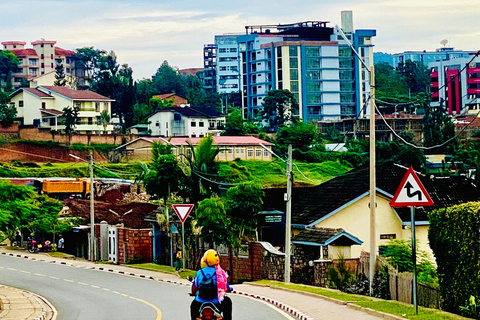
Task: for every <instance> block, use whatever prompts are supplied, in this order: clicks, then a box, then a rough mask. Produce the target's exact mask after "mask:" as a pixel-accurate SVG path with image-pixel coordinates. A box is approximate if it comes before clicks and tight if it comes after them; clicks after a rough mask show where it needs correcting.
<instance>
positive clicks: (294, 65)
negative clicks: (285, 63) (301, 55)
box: [290, 58, 298, 68]
mask: <svg viewBox="0 0 480 320" xmlns="http://www.w3.org/2000/svg"><path fill="white" fill-rule="evenodd" d="M290 68H298V58H290Z"/></svg>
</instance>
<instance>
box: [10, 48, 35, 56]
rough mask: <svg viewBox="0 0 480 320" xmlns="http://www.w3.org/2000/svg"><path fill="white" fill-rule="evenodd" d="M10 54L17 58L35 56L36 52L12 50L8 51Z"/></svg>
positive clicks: (31, 50) (32, 50)
mask: <svg viewBox="0 0 480 320" xmlns="http://www.w3.org/2000/svg"><path fill="white" fill-rule="evenodd" d="M8 51H10V52H12V53H13V54H14V55H16V56H17V57H26V56H37V57H38V55H37V52H36V51H35V50H34V49H13V50H8Z"/></svg>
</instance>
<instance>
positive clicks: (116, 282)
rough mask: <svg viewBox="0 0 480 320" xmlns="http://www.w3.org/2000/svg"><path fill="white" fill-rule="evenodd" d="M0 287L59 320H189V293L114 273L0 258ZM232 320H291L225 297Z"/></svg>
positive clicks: (253, 302) (246, 300) (255, 304)
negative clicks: (18, 291)
mask: <svg viewBox="0 0 480 320" xmlns="http://www.w3.org/2000/svg"><path fill="white" fill-rule="evenodd" d="M0 284H4V285H8V286H12V287H17V288H22V289H25V290H29V291H32V292H35V293H37V294H39V295H41V296H43V297H45V298H46V299H48V300H49V301H50V302H51V303H52V304H53V305H54V306H55V308H56V309H57V310H58V317H57V319H58V320H67V319H68V320H121V319H138V320H143V319H145V320H160V319H165V320H169V319H189V307H190V302H191V299H192V298H191V297H190V296H188V292H189V288H187V287H185V286H181V285H175V284H169V283H163V282H157V281H152V280H147V279H141V278H135V277H129V276H124V275H119V274H115V273H107V272H102V271H97V270H89V269H82V268H77V267H71V266H63V265H57V264H52V263H47V262H41V261H32V260H27V259H21V258H15V257H9V256H3V255H0ZM230 297H231V299H232V301H233V318H234V319H251V320H256V319H258V320H264V319H271V320H277V319H282V320H285V319H291V318H289V317H287V316H285V315H284V314H283V313H281V312H280V311H278V310H277V309H274V308H272V307H271V306H269V305H267V304H265V303H262V302H260V301H257V300H253V299H249V298H246V297H241V296H236V295H230Z"/></svg>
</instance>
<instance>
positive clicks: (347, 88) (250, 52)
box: [209, 11, 376, 122]
mask: <svg viewBox="0 0 480 320" xmlns="http://www.w3.org/2000/svg"><path fill="white" fill-rule="evenodd" d="M341 29H342V30H343V34H342V32H340V30H338V29H336V28H333V27H330V26H328V22H325V21H305V22H298V23H292V24H280V25H255V26H246V27H245V34H242V35H222V36H215V46H214V49H215V50H216V58H215V59H214V61H216V63H215V66H214V70H215V72H216V81H217V83H216V91H217V92H219V93H228V92H241V94H242V107H243V115H244V117H245V118H256V117H257V116H258V114H259V112H260V110H261V108H262V102H263V99H264V98H265V97H266V96H267V94H268V92H269V91H271V90H276V89H287V90H289V91H291V92H292V93H293V94H294V96H295V97H296V98H297V102H298V109H295V110H292V114H293V116H296V117H298V118H301V119H303V120H304V121H307V122H315V121H320V120H336V119H342V118H349V117H355V116H357V115H358V114H359V113H360V111H361V110H365V111H366V112H367V114H368V107H367V108H366V109H363V105H364V103H365V101H366V99H367V96H368V92H369V90H370V86H369V74H368V71H367V70H366V69H365V68H364V67H363V66H362V64H361V63H359V61H358V59H357V58H356V57H355V56H354V53H353V51H352V50H351V49H350V46H349V44H350V43H351V44H352V45H353V47H354V48H355V50H356V51H357V52H358V54H359V55H360V56H361V57H362V59H364V61H365V62H366V64H367V66H368V68H370V67H371V66H373V43H372V37H374V36H375V35H376V31H375V30H354V29H353V18H352V12H351V11H344V12H342V23H341ZM344 37H345V38H346V39H347V40H345V38H344ZM220 50H221V52H220ZM209 59H210V57H209ZM237 86H238V89H237Z"/></svg>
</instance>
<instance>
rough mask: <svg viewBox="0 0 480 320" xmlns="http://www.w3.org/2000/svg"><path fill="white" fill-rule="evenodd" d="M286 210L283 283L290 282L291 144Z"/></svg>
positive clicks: (289, 149) (290, 146)
mask: <svg viewBox="0 0 480 320" xmlns="http://www.w3.org/2000/svg"><path fill="white" fill-rule="evenodd" d="M285 201H286V202H287V210H286V214H285V215H286V217H285V283H290V256H291V252H290V251H291V238H292V145H291V144H289V145H288V160H287V194H286V196H285Z"/></svg>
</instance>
